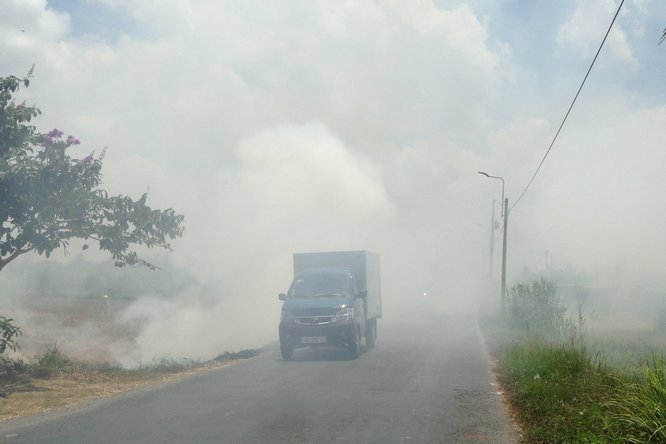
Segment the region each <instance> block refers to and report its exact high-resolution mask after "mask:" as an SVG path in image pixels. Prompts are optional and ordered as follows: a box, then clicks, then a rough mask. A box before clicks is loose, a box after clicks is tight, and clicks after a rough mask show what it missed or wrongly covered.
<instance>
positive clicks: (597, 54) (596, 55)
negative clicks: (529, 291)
mask: <svg viewBox="0 0 666 444" xmlns="http://www.w3.org/2000/svg"><path fill="white" fill-rule="evenodd" d="M623 4H624V0H622V1H621V2H620V6H618V7H617V11H615V15H614V16H613V20H612V21H611V23H610V26H609V27H608V30H607V31H606V35H605V36H604V39H603V40H602V41H601V45H599V49H598V50H597V53H596V54H595V55H594V59H592V63H591V64H590V67H589V68H588V70H587V73H586V74H585V77H584V78H583V81H582V82H581V84H580V87H579V88H578V91H577V92H576V95H575V96H574V98H573V101H572V102H571V105H570V106H569V109H568V110H567V113H566V114H565V115H564V119H562V123H560V127H559V128H558V129H557V132H556V133H555V137H553V140H552V142H550V146H549V147H548V149H547V150H546V154H544V155H543V158H542V159H541V162H540V163H539V166H538V167H537V169H536V170H535V171H534V174H533V175H532V178H531V179H530V181H529V182H528V183H527V185H526V186H525V189H523V192H522V193H520V196H519V197H518V199H516V201H515V202H514V203H513V205H511V208H509V211H511V210H513V208H514V207H515V206H516V205H518V202H520V199H522V198H523V196H524V195H525V193H526V192H527V190H528V188H529V187H530V185H532V182H534V178H535V177H536V176H537V174H539V170H541V166H542V165H543V163H544V162H545V161H546V157H548V154H549V153H550V150H551V149H552V148H553V145H555V141H556V140H557V137H558V136H559V135H560V131H562V128H563V127H564V124H565V122H566V121H567V119H568V118H569V114H570V113H571V110H572V109H573V107H574V104H575V103H576V100H577V99H578V96H579V95H580V92H581V91H582V89H583V86H585V82H586V81H587V78H588V76H589V75H590V72H591V71H592V67H593V66H594V63H595V62H596V61H597V57H599V53H600V52H601V48H603V47H604V43H606V39H607V38H608V35H609V34H610V32H611V29H613V24H614V23H615V19H617V16H618V15H619V14H620V10H621V9H622V5H623Z"/></svg>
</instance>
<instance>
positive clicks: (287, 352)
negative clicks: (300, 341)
mask: <svg viewBox="0 0 666 444" xmlns="http://www.w3.org/2000/svg"><path fill="white" fill-rule="evenodd" d="M280 353H281V354H282V359H284V360H285V361H291V358H292V357H293V356H294V347H293V346H292V345H291V344H287V343H285V342H280Z"/></svg>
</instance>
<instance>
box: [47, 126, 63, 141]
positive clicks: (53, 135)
mask: <svg viewBox="0 0 666 444" xmlns="http://www.w3.org/2000/svg"><path fill="white" fill-rule="evenodd" d="M46 135H47V137H50V138H52V139H58V138H60V137H62V135H63V132H62V131H60V130H59V129H58V128H53V129H52V130H51V131H49V132H48V134H46Z"/></svg>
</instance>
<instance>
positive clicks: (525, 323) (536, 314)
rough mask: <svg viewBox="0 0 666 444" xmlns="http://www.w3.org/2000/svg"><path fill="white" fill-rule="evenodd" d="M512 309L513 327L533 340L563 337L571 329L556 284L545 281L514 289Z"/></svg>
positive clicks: (520, 285) (510, 311) (512, 291)
mask: <svg viewBox="0 0 666 444" xmlns="http://www.w3.org/2000/svg"><path fill="white" fill-rule="evenodd" d="M508 307H509V320H510V323H511V327H512V328H514V329H518V330H521V331H523V332H524V333H526V334H528V335H530V336H533V335H553V334H555V335H559V334H561V333H563V330H565V328H566V326H567V322H566V319H565V317H564V312H565V311H566V308H565V307H564V306H563V305H562V304H561V303H560V297H559V295H558V294H557V289H556V288H555V284H554V283H553V282H550V281H547V280H546V279H544V278H543V277H541V278H540V279H539V280H538V281H534V282H532V284H531V285H530V284H524V283H518V284H516V285H514V286H513V287H511V289H510V294H509V298H508Z"/></svg>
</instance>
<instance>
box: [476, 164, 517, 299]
mask: <svg viewBox="0 0 666 444" xmlns="http://www.w3.org/2000/svg"><path fill="white" fill-rule="evenodd" d="M477 172H478V173H479V174H481V175H483V176H486V177H488V178H490V179H499V180H501V181H502V206H503V208H502V218H503V219H504V229H503V236H502V288H501V294H500V303H501V307H502V311H504V301H505V299H506V239H507V229H508V224H509V198H505V197H504V178H502V177H499V176H492V175H490V174H488V173H486V172H483V171H477ZM493 241H494V239H493Z"/></svg>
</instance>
